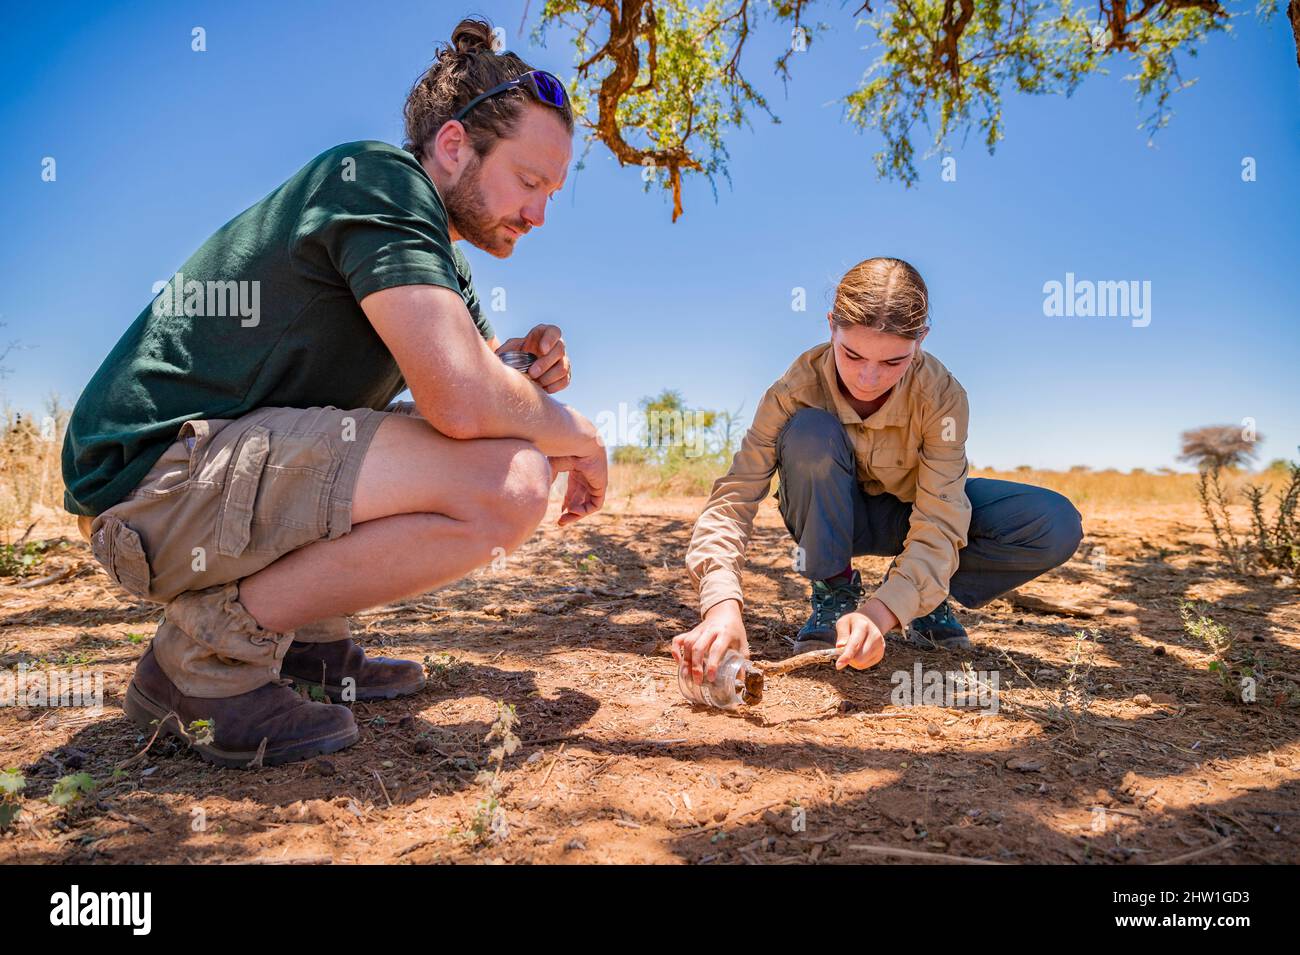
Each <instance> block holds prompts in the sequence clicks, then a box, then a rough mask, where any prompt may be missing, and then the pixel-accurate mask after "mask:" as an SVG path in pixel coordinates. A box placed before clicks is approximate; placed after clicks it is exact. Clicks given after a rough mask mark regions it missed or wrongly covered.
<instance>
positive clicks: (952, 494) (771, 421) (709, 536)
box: [686, 342, 971, 626]
mask: <svg viewBox="0 0 1300 955" xmlns="http://www.w3.org/2000/svg"><path fill="white" fill-rule="evenodd" d="M801 408H821V409H823V410H826V411H829V412H831V413H832V414H834V415H835V416H836V417H838V418H839V420H840V422H841V423H842V424H843V425H844V429H845V431H846V432H847V434H848V437H849V440H850V442H852V445H853V452H854V457H855V459H856V461H857V476H858V481H859V483H860V484H861V485H862V487H863V489H864V490H865V491H866V492H867V493H868V494H882V493H883V494H892V495H894V496H895V497H897V498H899V499H900V500H903V501H908V502H911V503H912V505H913V507H912V516H911V526H910V528H909V530H908V533H907V539H906V541H905V542H904V545H903V552H902V553H901V554H900V555H899V556H898V557H897V559H896V561H895V564H894V568H893V570H892V571H890V574H889V577H888V579H887V580H885V582H884V583H883V584H882V585H881V586H880V588H879V589H877V590H876V592H875V596H876V597H877V598H879V599H880V601H881V602H882V603H884V605H885V606H886V607H888V608H889V609H890V610H891V611H892V612H893V614H894V616H895V617H897V618H898V620H899V622H900V623H901V624H903V625H904V626H906V625H907V624H908V622H910V621H911V620H914V619H915V618H916V617H919V616H922V615H924V614H927V613H929V612H930V611H931V610H933V609H934V608H935V607H937V606H938V605H939V604H940V603H941V602H942V601H943V599H944V598H945V597H946V596H947V594H948V581H949V579H950V578H951V577H952V575H953V572H954V571H955V570H956V569H957V552H958V550H959V549H960V548H962V547H964V546H966V534H967V531H968V530H969V529H970V513H971V508H970V501H969V499H968V498H967V497H966V474H967V470H968V468H967V462H966V429H967V426H968V424H969V414H970V413H969V409H968V406H967V402H966V391H965V389H964V388H962V386H961V385H960V384H958V382H957V379H956V378H954V377H953V376H952V374H951V373H949V371H948V369H946V368H945V367H944V366H943V365H941V364H940V363H939V361H938V360H937V359H936V358H934V357H933V356H932V355H929V354H927V353H925V352H923V351H921V350H920V349H918V350H917V356H916V358H915V359H913V361H912V364H911V365H910V366H909V367H908V369H907V371H906V372H905V373H904V375H903V377H902V378H900V379H899V381H898V384H896V385H895V386H894V388H893V391H892V392H891V393H890V396H889V398H888V399H887V400H886V401H885V403H884V404H883V405H882V406H881V407H880V408H879V409H878V410H877V411H876V412H875V413H874V414H871V415H869V416H868V417H867V418H866V420H863V419H862V418H861V417H860V416H859V415H858V413H857V412H856V411H854V410H853V408H852V407H851V406H850V405H849V403H848V401H847V399H846V398H845V397H844V395H843V394H842V393H841V392H840V389H839V379H838V377H837V375H836V371H835V356H834V353H833V352H832V350H831V344H830V343H829V342H826V343H824V344H821V345H818V346H817V347H815V348H812V349H810V350H808V351H806V352H804V353H803V354H802V355H800V356H799V358H798V359H796V360H795V362H794V364H793V365H791V366H790V368H789V370H788V371H786V373H785V374H784V375H782V376H781V378H780V379H779V380H778V381H777V382H776V383H775V384H773V385H772V387H770V388H769V389H768V390H767V392H766V394H764V395H763V399H762V401H760V402H759V405H758V408H757V409H756V410H755V412H754V422H753V424H752V425H751V426H750V428H749V431H748V432H747V433H746V435H745V438H744V440H743V441H742V442H741V445H740V450H739V451H738V452H737V453H736V456H735V458H734V459H733V460H732V463H731V470H730V471H728V472H727V473H726V474H725V475H724V476H723V477H720V478H718V480H717V481H716V482H715V483H714V485H713V493H712V494H711V495H710V496H709V502H708V504H706V505H705V507H704V513H702V514H701V515H700V517H699V519H698V520H697V521H696V522H695V532H694V533H693V534H692V536H691V544H690V547H689V549H688V550H687V552H686V567H687V570H688V571H689V572H690V575H691V580H692V581H694V583H695V585H696V586H697V587H698V588H699V591H700V613H701V614H704V613H707V612H708V610H709V608H710V607H712V606H713V605H714V604H716V603H719V602H721V601H723V600H729V599H734V600H738V601H740V602H741V603H742V604H743V603H744V598H743V596H742V594H741V587H740V570H741V567H742V566H743V565H744V562H745V547H746V545H747V543H748V542H749V535H750V532H751V530H752V528H753V526H754V516H755V514H757V513H758V506H759V504H760V503H762V501H763V499H764V498H765V497H767V494H768V491H770V490H771V487H772V476H773V475H774V474H775V473H776V470H777V454H776V444H777V438H778V437H779V436H780V434H781V430H782V429H783V428H784V427H785V424H786V422H787V421H789V420H790V418H791V417H792V416H793V415H794V413H795V412H796V411H799V410H800V409H801Z"/></svg>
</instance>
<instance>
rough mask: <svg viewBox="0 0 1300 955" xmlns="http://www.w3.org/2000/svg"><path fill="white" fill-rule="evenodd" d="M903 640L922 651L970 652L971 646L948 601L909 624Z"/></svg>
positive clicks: (964, 629)
mask: <svg viewBox="0 0 1300 955" xmlns="http://www.w3.org/2000/svg"><path fill="white" fill-rule="evenodd" d="M891 633H892V631H891ZM901 639H902V640H903V642H905V643H908V644H911V645H912V646H914V647H917V648H919V649H921V650H969V649H970V646H971V643H970V638H969V637H967V636H966V628H965V627H963V626H962V625H961V621H960V620H958V619H957V617H956V615H954V614H953V612H952V608H951V607H949V606H948V601H947V600H944V602H943V603H941V604H939V606H937V607H935V608H934V609H933V610H931V611H930V612H929V613H927V614H926V615H925V616H924V617H917V618H916V619H915V620H913V621H912V622H911V623H909V624H908V625H907V627H906V628H905V629H904V631H903V634H902V637H901Z"/></svg>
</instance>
